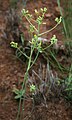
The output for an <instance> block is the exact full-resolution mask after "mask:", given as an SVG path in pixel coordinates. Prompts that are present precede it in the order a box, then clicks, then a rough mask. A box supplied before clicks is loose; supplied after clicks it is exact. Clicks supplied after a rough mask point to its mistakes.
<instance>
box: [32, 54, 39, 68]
mask: <svg viewBox="0 0 72 120" xmlns="http://www.w3.org/2000/svg"><path fill="white" fill-rule="evenodd" d="M38 55H39V52H38V53H37V55H36V57H35V59H34V61H33V63H32V65H31V66H30V68H31V67H32V66H33V65H34V63H35V62H36V60H37V57H38Z"/></svg>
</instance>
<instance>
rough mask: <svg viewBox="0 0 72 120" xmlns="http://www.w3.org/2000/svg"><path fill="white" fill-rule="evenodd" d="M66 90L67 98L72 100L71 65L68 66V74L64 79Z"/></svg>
mask: <svg viewBox="0 0 72 120" xmlns="http://www.w3.org/2000/svg"><path fill="white" fill-rule="evenodd" d="M65 91H66V92H67V99H68V100H70V101H72V65H71V67H70V72H69V76H68V78H67V80H66V89H65Z"/></svg>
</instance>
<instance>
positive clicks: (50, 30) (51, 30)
mask: <svg viewBox="0 0 72 120" xmlns="http://www.w3.org/2000/svg"><path fill="white" fill-rule="evenodd" d="M58 25H59V23H57V24H56V25H55V26H54V27H53V28H51V29H50V30H47V31H46V32H43V33H40V34H39V35H38V36H42V35H44V34H46V33H49V32H51V31H52V30H54V29H55V28H56V27H57V26H58Z"/></svg>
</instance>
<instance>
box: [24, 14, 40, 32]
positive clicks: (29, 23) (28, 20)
mask: <svg viewBox="0 0 72 120" xmlns="http://www.w3.org/2000/svg"><path fill="white" fill-rule="evenodd" d="M25 17H26V16H25ZM26 19H27V21H28V22H29V24H30V25H32V26H33V28H34V29H35V31H36V32H38V30H37V29H36V27H35V26H34V25H33V24H32V23H31V22H30V20H29V19H28V18H27V17H26Z"/></svg>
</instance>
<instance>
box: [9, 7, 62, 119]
mask: <svg viewBox="0 0 72 120" xmlns="http://www.w3.org/2000/svg"><path fill="white" fill-rule="evenodd" d="M46 11H47V8H43V9H42V8H41V9H40V11H37V10H35V13H36V15H37V18H36V20H34V19H33V18H32V15H31V14H29V11H28V10H25V9H23V10H22V11H21V13H22V18H23V17H25V18H26V20H27V22H28V24H29V29H28V30H29V32H30V33H31V35H32V38H31V40H30V41H29V47H30V49H29V54H26V51H25V48H26V47H24V46H19V45H18V44H17V43H15V42H11V47H13V48H16V49H17V51H18V52H19V55H20V53H21V54H22V55H24V56H25V57H26V58H27V59H28V64H27V69H26V72H25V75H24V81H23V84H22V89H21V90H14V93H15V94H17V95H16V97H15V98H16V99H18V98H20V104H21V99H22V97H23V96H24V95H25V93H26V86H27V81H28V73H29V70H30V69H31V68H32V66H33V65H34V64H35V62H36V60H37V58H38V55H39V53H42V52H43V51H44V50H46V49H47V48H49V47H51V46H52V45H53V44H55V43H56V42H57V38H56V36H55V35H53V37H52V38H51V43H50V45H48V46H47V47H46V48H43V47H42V41H41V40H39V39H38V38H39V37H41V36H42V35H44V34H46V33H49V32H51V31H52V30H54V29H55V28H56V27H57V26H58V25H59V24H60V22H61V17H60V18H59V19H58V21H57V24H56V25H55V26H54V27H53V28H51V29H50V30H47V31H45V32H43V33H40V25H41V24H42V22H43V19H44V15H45V13H46ZM31 20H33V21H35V23H36V24H37V28H36V26H35V25H34V24H33V23H32V22H31ZM21 41H22V44H23V45H24V40H23V35H21ZM22 47H23V49H22ZM20 48H21V49H20ZM22 50H23V51H22ZM34 51H36V55H35V57H33V53H34ZM35 91H36V86H35V85H34V84H32V85H31V86H30V92H32V94H34V92H35ZM23 100H24V99H23ZM23 107H24V106H23ZM18 113H20V105H19V112H18ZM18 116H19V114H18ZM18 116H17V118H18Z"/></svg>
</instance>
